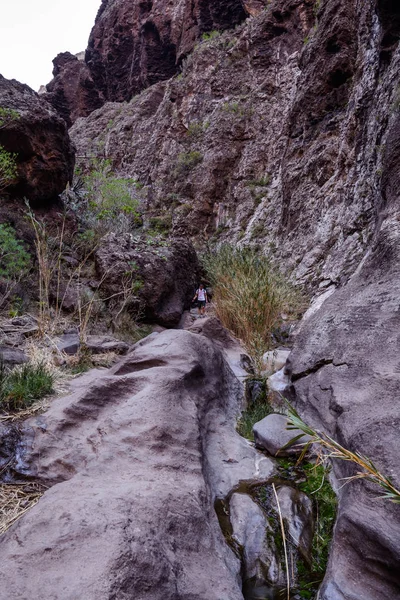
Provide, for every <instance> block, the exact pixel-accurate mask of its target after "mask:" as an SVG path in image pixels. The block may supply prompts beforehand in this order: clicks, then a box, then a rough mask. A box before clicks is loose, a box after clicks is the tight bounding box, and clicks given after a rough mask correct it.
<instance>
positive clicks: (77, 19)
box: [0, 0, 101, 91]
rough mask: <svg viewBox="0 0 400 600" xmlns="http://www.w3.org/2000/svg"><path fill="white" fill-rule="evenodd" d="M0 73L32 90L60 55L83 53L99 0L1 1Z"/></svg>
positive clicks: (44, 79) (49, 73) (47, 76)
mask: <svg viewBox="0 0 400 600" xmlns="http://www.w3.org/2000/svg"><path fill="white" fill-rule="evenodd" d="M0 4H1V6H0V73H1V74H2V75H4V77H7V79H18V80H19V81H21V82H22V83H27V84H28V85H30V86H31V87H32V88H33V89H34V90H36V91H37V90H38V89H39V87H40V86H41V85H44V84H46V83H48V82H49V81H50V80H51V78H52V70H53V65H52V62H51V61H52V60H53V58H54V57H55V56H56V55H57V54H58V53H59V52H65V51H66V50H69V52H72V53H73V54H76V53H77V52H80V51H81V50H85V49H86V46H87V41H88V38H89V34H90V30H91V28H92V26H93V24H94V19H95V17H96V13H97V10H98V8H99V6H100V4H101V0H0Z"/></svg>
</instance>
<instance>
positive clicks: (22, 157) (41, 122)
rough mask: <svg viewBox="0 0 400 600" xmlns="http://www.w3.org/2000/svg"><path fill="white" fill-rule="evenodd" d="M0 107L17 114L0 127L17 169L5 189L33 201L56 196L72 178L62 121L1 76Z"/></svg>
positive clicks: (0, 138)
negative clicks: (15, 117)
mask: <svg viewBox="0 0 400 600" xmlns="http://www.w3.org/2000/svg"><path fill="white" fill-rule="evenodd" d="M0 107H1V108H6V109H12V110H14V111H16V112H17V113H18V115H19V118H17V119H12V120H10V122H9V123H7V124H6V125H5V126H3V127H1V128H0V144H1V145H2V146H3V147H4V148H5V150H7V151H8V152H12V153H15V154H16V160H17V169H18V173H17V178H16V181H15V182H14V183H13V184H12V185H10V186H9V188H8V189H7V192H8V193H9V194H10V195H12V196H14V197H18V198H23V197H26V198H28V199H29V200H30V201H32V202H40V203H42V202H45V203H48V202H50V201H51V200H55V199H57V196H58V195H59V194H60V193H61V192H62V191H63V190H64V188H65V186H66V185H67V183H68V182H69V181H71V179H72V175H73V170H74V164H75V150H74V147H73V145H72V143H71V141H70V139H69V136H68V131H67V126H66V124H65V121H64V120H63V119H61V118H60V116H59V115H58V114H57V113H56V112H55V110H54V109H53V107H52V106H50V104H48V103H47V102H45V101H44V100H42V99H41V98H40V97H39V96H38V94H36V92H34V91H33V90H32V89H31V88H30V87H28V86H27V85H24V84H22V83H19V82H18V81H15V80H14V79H12V80H8V79H5V78H4V77H3V76H2V75H0Z"/></svg>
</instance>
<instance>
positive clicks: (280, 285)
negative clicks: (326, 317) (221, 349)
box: [203, 245, 304, 371]
mask: <svg viewBox="0 0 400 600" xmlns="http://www.w3.org/2000/svg"><path fill="white" fill-rule="evenodd" d="M203 263H204V267H205V269H206V271H207V273H208V276H209V279H210V281H211V284H212V287H213V302H214V304H215V310H216V313H217V315H218V317H219V318H220V320H221V322H222V323H223V325H224V326H225V327H226V328H227V329H229V330H230V331H232V333H233V334H234V335H235V336H236V337H238V338H239V339H240V340H241V341H242V342H243V344H244V346H245V348H246V350H247V352H248V353H249V355H250V356H251V358H252V359H253V361H254V365H255V368H256V370H257V371H261V370H262V357H263V354H264V352H266V351H267V350H268V349H270V348H271V345H272V331H273V329H274V328H275V327H277V326H278V325H279V322H280V319H281V314H282V313H288V314H291V313H293V312H296V311H297V310H299V309H300V308H301V305H302V303H303V302H304V301H303V300H302V297H301V295H300V294H299V292H298V291H297V290H295V288H294V287H293V286H292V285H290V284H289V282H288V281H287V280H286V279H285V278H284V277H283V276H282V275H281V274H280V273H279V272H278V271H277V270H276V269H274V268H273V266H272V265H271V263H270V262H269V260H268V259H267V258H266V257H265V256H261V255H260V254H258V253H257V252H256V251H254V250H252V249H248V248H246V249H236V248H233V247H232V246H229V245H223V246H221V248H219V249H218V250H217V251H215V252H209V253H208V254H206V255H205V256H204V259H203Z"/></svg>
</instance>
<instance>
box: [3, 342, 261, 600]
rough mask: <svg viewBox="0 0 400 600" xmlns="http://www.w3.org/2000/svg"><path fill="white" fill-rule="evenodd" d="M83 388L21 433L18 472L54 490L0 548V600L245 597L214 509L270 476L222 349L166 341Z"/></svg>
mask: <svg viewBox="0 0 400 600" xmlns="http://www.w3.org/2000/svg"><path fill="white" fill-rule="evenodd" d="M85 378H86V379H85V384H84V385H81V386H80V387H77V388H76V391H75V392H74V393H73V394H72V395H69V396H64V397H59V398H57V399H56V400H54V401H53V403H52V405H51V407H50V408H49V410H48V411H47V412H46V413H44V414H43V415H40V416H39V417H37V418H36V417H35V418H31V419H30V420H29V421H28V422H27V423H25V427H24V432H23V434H22V440H21V443H20V445H19V448H18V452H17V456H18V461H17V463H16V464H15V466H14V469H15V472H16V473H19V474H21V475H22V476H25V477H26V476H28V477H36V479H37V480H38V481H39V482H42V483H44V484H45V485H47V486H49V489H48V490H47V491H46V492H45V494H44V496H43V497H42V498H41V499H40V501H39V502H38V504H37V505H36V506H35V507H34V508H33V509H32V510H30V511H29V512H27V513H26V514H25V515H24V516H23V517H22V519H20V520H19V521H18V522H17V523H16V524H14V525H13V526H12V527H11V529H9V530H8V531H7V532H6V533H5V534H4V535H3V536H2V537H1V538H0V552H1V562H0V589H1V595H2V597H4V598H7V600H17V599H18V600H21V599H22V598H29V599H30V600H42V599H43V598H49V599H50V598H57V600H76V599H77V598H82V599H83V598H84V599H85V600H110V599H115V600H116V599H118V600H128V599H131V598H141V599H143V600H145V599H146V600H178V599H189V598H190V599H191V600H204V598H207V599H209V600H220V599H221V598H224V599H225V598H229V600H243V596H242V592H241V582H240V578H239V571H240V562H239V560H238V559H237V558H236V557H235V556H234V554H233V552H232V551H231V549H230V548H229V546H228V544H227V543H226V542H225V539H224V536H223V534H222V531H221V529H220V526H219V523H218V519H217V516H216V513H215V510H214V502H215V500H216V498H217V497H222V498H224V497H225V496H226V495H227V494H228V493H229V492H230V491H231V490H232V487H235V486H238V484H239V481H243V480H249V481H253V482H256V481H257V479H258V480H259V482H262V481H263V479H264V480H266V479H267V478H268V477H270V475H271V472H272V469H271V464H268V463H269V461H268V460H266V461H264V462H263V463H262V465H264V466H262V465H261V464H260V461H259V460H258V457H257V454H256V452H255V451H254V449H253V448H251V446H249V445H248V444H246V442H245V441H244V440H243V439H241V438H240V436H239V435H238V434H237V433H236V431H235V415H237V413H238V410H239V406H240V403H241V398H242V387H241V385H240V384H239V383H238V381H237V379H236V378H235V377H234V375H233V374H232V371H231V370H230V369H229V368H228V366H227V364H226V363H225V361H224V360H223V358H222V354H221V352H220V351H219V350H218V349H217V348H216V347H215V346H214V345H213V343H212V342H211V341H210V340H207V339H206V338H205V337H204V336H201V335H196V334H193V333H190V332H187V331H183V330H169V331H164V332H163V333H160V334H153V335H152V336H149V337H148V338H146V339H145V340H143V341H141V342H139V343H138V344H137V345H136V346H135V348H134V350H133V351H132V352H131V353H130V354H129V355H128V356H127V357H126V358H124V359H123V360H122V361H121V362H120V363H119V364H118V365H116V366H115V367H113V368H112V369H111V370H110V371H106V372H103V375H102V376H101V374H99V372H98V371H96V372H94V373H93V375H92V376H90V374H86V375H85ZM243 461H244V462H243ZM243 465H244V466H245V468H244V470H243ZM240 467H241V468H242V470H241V471H240ZM256 468H257V473H258V474H255V471H256ZM221 494H222V496H221Z"/></svg>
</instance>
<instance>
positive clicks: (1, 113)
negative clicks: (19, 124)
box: [0, 106, 20, 129]
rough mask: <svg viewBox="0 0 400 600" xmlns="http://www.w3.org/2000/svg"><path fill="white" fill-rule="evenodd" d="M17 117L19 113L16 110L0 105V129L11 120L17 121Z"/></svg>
mask: <svg viewBox="0 0 400 600" xmlns="http://www.w3.org/2000/svg"><path fill="white" fill-rule="evenodd" d="M19 118H20V114H19V112H17V111H16V110H13V109H12V108H4V107H3V106H0V129H3V128H4V127H6V126H7V125H9V124H10V123H12V122H13V121H18V119H19Z"/></svg>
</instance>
